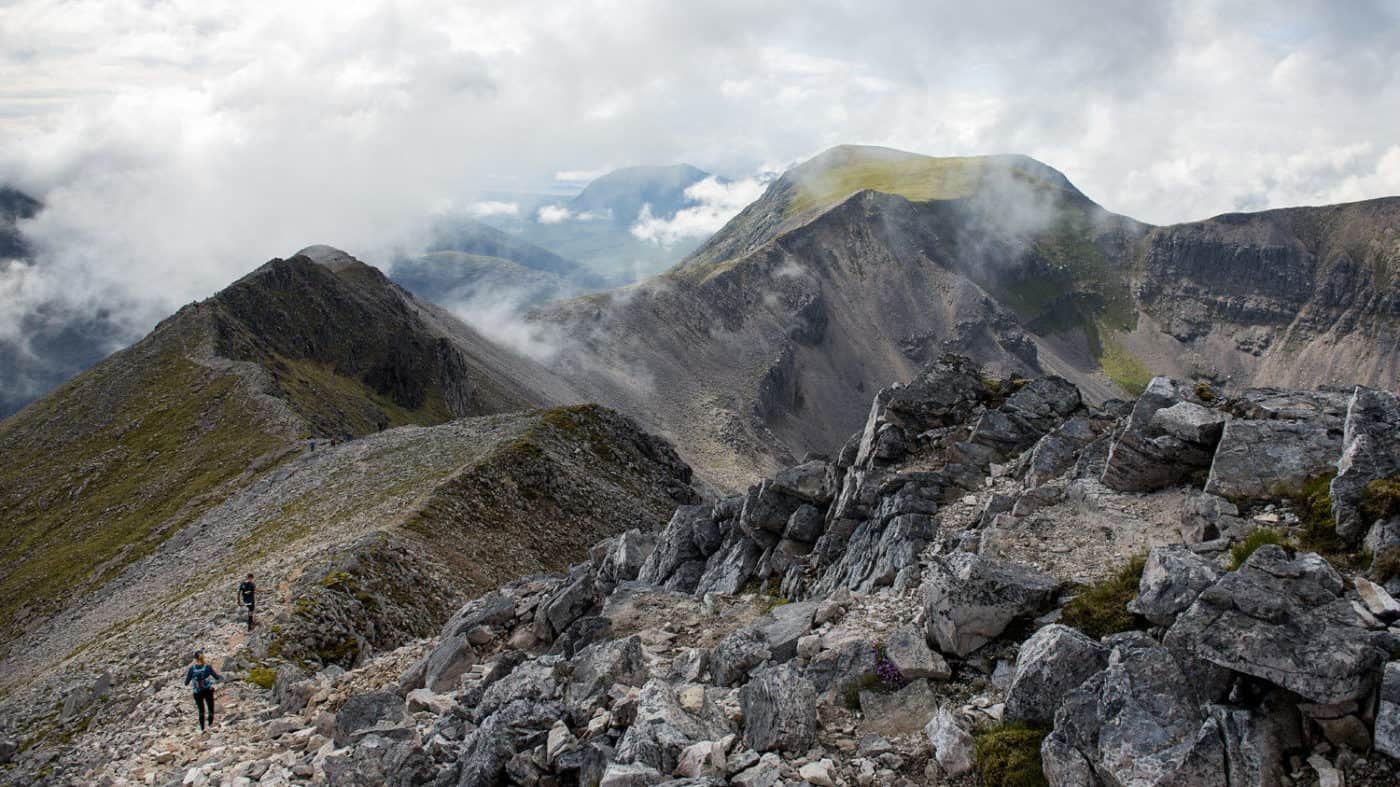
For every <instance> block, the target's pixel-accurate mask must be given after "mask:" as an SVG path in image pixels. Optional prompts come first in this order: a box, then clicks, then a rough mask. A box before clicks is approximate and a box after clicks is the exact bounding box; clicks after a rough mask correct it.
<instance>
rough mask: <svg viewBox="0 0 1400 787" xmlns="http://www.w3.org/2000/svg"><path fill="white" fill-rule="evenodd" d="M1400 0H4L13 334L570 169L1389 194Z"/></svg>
mask: <svg viewBox="0 0 1400 787" xmlns="http://www.w3.org/2000/svg"><path fill="white" fill-rule="evenodd" d="M1397 5H1400V4H1397V3H1394V2H1375V3H1370V2H1363V1H1360V0H1348V1H1347V2H1322V1H1319V2H1295V3H1279V2H1270V3H1250V2H1232V3H1216V2H1178V3H1166V2H1148V3H1144V2H1138V1H1137V0H1125V2H1113V3H1093V2H1086V3H1078V4H1073V3H1045V2H1025V3H995V2H983V3H967V2H962V1H961V0H959V1H958V2H942V1H941V0H911V1H910V2H878V1H876V0H860V1H858V2H797V3H794V2H791V0H788V1H787V2H780V3H766V2H756V1H755V0H742V1H741V2H727V1H726V0H707V2H703V3H679V2H659V1H658V2H592V1H591V0H572V1H571V2H552V3H538V2H529V1H528V0H524V1H522V0H517V1H516V2H511V3H502V2H463V1H462V0H443V1H442V2H437V1H436V0H427V1H426V2H408V1H404V2H384V3H377V2H354V3H347V2H345V1H344V0H335V1H334V2H318V1H316V0H299V1H298V2H296V3H275V4H274V3H247V2H241V1H240V2H228V1H227V0H167V1H164V2H162V1H160V0H109V1H108V2H84V1H83V0H62V1H61V2H60V1H59V0H19V2H5V1H4V0H0V181H8V182H10V183H14V184H16V185H18V186H20V187H21V188H24V189H25V190H28V191H30V192H32V193H34V194H35V195H36V196H40V197H42V198H43V199H44V200H45V201H46V202H47V203H48V205H49V208H48V210H47V211H46V212H45V213H44V214H43V216H42V217H41V219H40V220H38V221H36V222H33V223H32V224H31V225H30V226H29V228H28V229H29V231H30V234H31V236H32V237H34V238H35V239H36V241H37V242H38V244H39V246H40V249H41V250H42V252H43V255H44V257H45V260H46V264H47V266H48V267H47V268H46V269H45V270H44V271H35V270H26V271H18V270H17V269H16V268H14V267H13V266H11V268H10V269H9V270H7V271H3V272H0V297H3V300H0V334H3V331H4V327H5V323H6V319H5V318H6V314H7V313H8V314H9V315H10V316H11V317H12V316H13V315H14V314H15V313H16V312H17V310H19V309H22V308H24V306H23V304H25V303H27V302H31V301H34V300H35V299H42V298H55V297H60V298H62V299H65V301H66V302H68V303H70V304H71V305H72V306H73V307H74V308H83V307H84V304H91V303H93V302H96V301H99V300H104V299H106V300H110V299H112V298H117V297H120V298H124V299H126V300H127V301H129V302H130V303H131V304H133V305H134V306H135V309H134V311H133V312H132V317H131V318H130V321H131V322H132V325H133V329H141V330H144V329H146V328H149V326H150V324H151V323H152V322H153V321H154V320H155V319H156V318H158V317H160V316H163V315H164V314H165V313H167V312H168V311H169V310H170V309H172V308H174V307H175V306H177V305H179V304H180V303H183V302H185V301H188V300H191V299H193V298H196V297H204V296H206V295H208V294H210V293H212V292H213V291H215V290H217V289H218V288H220V287H221V286H223V285H224V284H226V283H228V282H229V281H230V280H231V279H232V278H235V277H236V276H237V275H239V274H241V273H242V272H245V271H246V270H249V269H251V268H252V267H254V266H255V265H257V264H258V263H260V262H262V261H263V260H265V259H267V258H269V257H272V256H280V255H287V254H290V253H291V252H293V251H295V250H296V249H298V248H300V247H302V246H305V245H307V244H310V243H316V242H324V243H330V244H333V245H337V246H340V247H342V248H346V249H348V250H350V251H351V252H353V253H356V254H359V255H361V256H364V257H366V258H368V259H370V261H376V259H375V257H376V255H381V254H383V253H384V250H385V249H386V248H388V247H390V246H392V245H393V244H396V243H401V242H404V239H406V238H408V239H411V238H412V237H413V235H414V233H415V232H417V231H418V230H419V229H420V228H421V227H422V224H423V222H424V220H425V217H428V216H431V215H433V214H434V213H436V212H441V211H445V210H452V209H464V210H465V209H467V208H468V207H469V206H470V205H471V204H472V203H473V202H474V201H475V200H477V199H478V198H479V195H480V194H481V193H483V192H488V191H499V190H502V189H511V188H522V189H523V188H542V187H545V186H548V185H550V184H552V183H553V182H554V181H555V176H556V174H558V173H566V174H564V175H562V177H568V176H569V175H568V174H567V173H574V174H575V176H576V175H577V173H588V172H598V171H604V170H607V169H609V168H613V167H617V166H623V165H628V164H638V163H670V162H680V161H684V162H689V163H692V164H695V165H697V166H700V167H702V168H707V169H710V170H712V171H717V172H721V173H723V174H726V175H729V176H733V177H743V176H747V175H751V174H754V173H756V172H758V171H760V170H763V169H772V168H780V167H783V166H786V165H788V164H790V163H792V162H794V161H797V160H800V159H803V158H805V157H808V156H810V155H812V154H814V153H817V152H819V151H820V150H822V149H824V148H826V147H829V146H831V145H834V144H838V143H843V142H859V143H871V144H883V145H890V146H894V147H899V148H904V149H908V150H913V151H918V152H922V153H928V154H933V155H952V154H971V153H997V152H1021V153H1027V154H1029V155H1032V156H1034V157H1036V158H1039V159H1041V160H1042V161H1045V162H1046V163H1048V164H1050V165H1052V166H1054V167H1056V168H1058V169H1060V170H1061V171H1063V172H1064V173H1065V174H1066V175H1068V176H1069V178H1070V179H1071V180H1072V181H1074V182H1075V183H1076V184H1077V185H1078V186H1079V187H1080V188H1081V189H1082V190H1084V191H1085V192H1086V193H1087V194H1089V195H1090V196H1091V197H1093V198H1094V199H1096V200H1097V201H1098V202H1100V203H1101V204H1103V205H1104V206H1106V207H1108V208H1109V209H1111V210H1114V211H1118V212H1121V213H1126V214H1129V215H1132V216H1134V217H1137V218H1140V219H1143V220H1147V221H1153V222H1159V223H1161V222H1173V221H1183V220H1189V219H1196V218H1203V217H1205V216H1209V215H1212V214H1216V213H1220V212H1224V211H1230V210H1240V209H1250V210H1253V209H1261V208H1267V207H1277V206H1283V205H1293V204H1301V203H1326V202H1335V201H1342V200H1354V199H1362V198H1367V197H1375V196H1381V195H1389V194H1397V193H1400V14H1397V11H1396V9H1397ZM274 6H278V8H277V9H276V10H273V7H274ZM1069 6H1074V8H1073V9H1072V10H1071V9H1069V8H1068V7H1069ZM10 322H11V324H13V320H11V321H10Z"/></svg>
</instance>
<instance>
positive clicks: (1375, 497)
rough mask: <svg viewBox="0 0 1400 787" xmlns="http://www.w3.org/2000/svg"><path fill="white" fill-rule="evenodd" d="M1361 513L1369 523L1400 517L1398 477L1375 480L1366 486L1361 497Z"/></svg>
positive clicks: (1399, 482)
mask: <svg viewBox="0 0 1400 787" xmlns="http://www.w3.org/2000/svg"><path fill="white" fill-rule="evenodd" d="M1361 513H1363V514H1365V515H1366V516H1367V518H1369V519H1370V520H1371V521H1375V520H1377V519H1389V518H1391V517H1393V516H1400V476H1396V477H1393V478H1377V479H1376V480H1374V481H1372V482H1370V483H1368V484H1366V491H1365V492H1363V493H1362V496H1361Z"/></svg>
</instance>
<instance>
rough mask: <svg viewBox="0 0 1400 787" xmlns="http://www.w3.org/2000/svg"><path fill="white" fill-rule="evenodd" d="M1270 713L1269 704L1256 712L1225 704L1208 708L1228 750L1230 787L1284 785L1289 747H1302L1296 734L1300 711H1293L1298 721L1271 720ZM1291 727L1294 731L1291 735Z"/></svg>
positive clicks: (1294, 719)
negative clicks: (1286, 751) (1286, 753)
mask: <svg viewBox="0 0 1400 787" xmlns="http://www.w3.org/2000/svg"><path fill="white" fill-rule="evenodd" d="M1268 710H1270V708H1269V707H1268V705H1265V706H1263V707H1261V708H1259V709H1254V710H1251V709H1249V708H1232V707H1226V706H1224V705H1211V706H1210V707H1208V708H1207V713H1209V717H1210V720H1211V721H1213V722H1214V723H1215V727H1216V729H1217V730H1218V734H1219V735H1220V739H1221V743H1222V744H1223V746H1224V749H1225V770H1226V775H1227V776H1228V778H1229V784H1230V785H1231V787H1241V786H1243V785H1248V786H1249V787H1256V786H1257V787H1268V785H1274V784H1283V778H1284V776H1286V775H1287V771H1286V770H1285V764H1286V763H1287V757H1286V756H1285V750H1286V748H1289V746H1288V744H1291V747H1301V745H1302V740H1301V738H1300V736H1298V735H1297V732H1296V730H1297V729H1298V725H1299V723H1300V722H1299V720H1298V719H1297V718H1296V716H1297V711H1296V710H1294V711H1293V716H1294V717H1295V718H1286V719H1278V718H1271V717H1270V716H1269V714H1268ZM1289 728H1291V730H1292V731H1293V732H1292V735H1291V736H1290V735H1289V733H1288V730H1289ZM1289 738H1295V739H1296V740H1289ZM1286 742H1287V743H1286Z"/></svg>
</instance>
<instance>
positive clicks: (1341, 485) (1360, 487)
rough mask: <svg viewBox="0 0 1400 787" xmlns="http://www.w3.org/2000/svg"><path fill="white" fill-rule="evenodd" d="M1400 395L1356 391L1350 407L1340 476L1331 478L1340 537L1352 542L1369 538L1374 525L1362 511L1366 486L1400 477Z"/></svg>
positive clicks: (1333, 513)
mask: <svg viewBox="0 0 1400 787" xmlns="http://www.w3.org/2000/svg"><path fill="white" fill-rule="evenodd" d="M1397 433H1400V396H1396V395H1395V394H1394V393H1391V392H1389V391H1377V390H1373V389H1370V388H1357V389H1356V392H1355V394H1354V395H1353V396H1352V400H1351V404H1350V406H1349V407H1348V408H1347V414H1346V425H1345V431H1344V432H1343V435H1342V452H1341V458H1340V459H1338V460H1337V477H1336V478H1334V479H1332V486H1331V490H1330V492H1331V495H1332V516H1333V518H1334V519H1335V520H1336V522H1337V534H1338V535H1340V536H1341V537H1342V538H1344V539H1347V540H1348V541H1350V542H1352V543H1356V542H1357V541H1359V540H1360V539H1361V538H1362V536H1364V535H1366V531H1367V529H1368V528H1370V527H1371V526H1372V524H1373V523H1372V522H1370V521H1367V520H1368V517H1367V516H1366V513H1365V512H1364V511H1363V509H1362V502H1363V501H1364V500H1365V498H1366V486H1367V484H1370V483H1372V482H1374V481H1378V480H1382V479H1397V478H1400V445H1397V441H1396V440H1395V435H1396V434H1397Z"/></svg>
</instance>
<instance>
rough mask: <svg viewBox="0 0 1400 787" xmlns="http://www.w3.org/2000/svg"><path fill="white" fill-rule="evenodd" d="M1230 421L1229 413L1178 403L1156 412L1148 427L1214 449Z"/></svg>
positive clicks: (1188, 403)
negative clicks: (1226, 423)
mask: <svg viewBox="0 0 1400 787" xmlns="http://www.w3.org/2000/svg"><path fill="white" fill-rule="evenodd" d="M1229 420H1230V415H1229V414H1228V413H1223V412H1221V411H1219V410H1212V409H1210V408H1209V407H1202V406H1201V405H1199V404H1196V403H1195V402H1177V403H1176V404H1174V405H1171V406H1170V407H1163V408H1162V409H1160V410H1158V411H1156V412H1154V413H1153V414H1152V418H1151V420H1150V421H1149V422H1148V426H1149V428H1150V429H1152V430H1154V431H1157V432H1161V433H1163V434H1168V435H1171V436H1172V437H1175V438H1177V439H1178V440H1185V441H1186V442H1188V443H1195V444H1197V445H1203V446H1208V447H1214V446H1215V444H1216V443H1218V442H1219V441H1220V433H1221V432H1222V431H1223V430H1224V428H1225V422H1226V421H1229Z"/></svg>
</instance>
